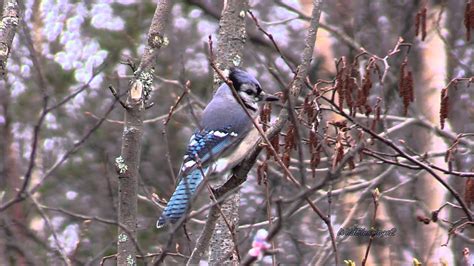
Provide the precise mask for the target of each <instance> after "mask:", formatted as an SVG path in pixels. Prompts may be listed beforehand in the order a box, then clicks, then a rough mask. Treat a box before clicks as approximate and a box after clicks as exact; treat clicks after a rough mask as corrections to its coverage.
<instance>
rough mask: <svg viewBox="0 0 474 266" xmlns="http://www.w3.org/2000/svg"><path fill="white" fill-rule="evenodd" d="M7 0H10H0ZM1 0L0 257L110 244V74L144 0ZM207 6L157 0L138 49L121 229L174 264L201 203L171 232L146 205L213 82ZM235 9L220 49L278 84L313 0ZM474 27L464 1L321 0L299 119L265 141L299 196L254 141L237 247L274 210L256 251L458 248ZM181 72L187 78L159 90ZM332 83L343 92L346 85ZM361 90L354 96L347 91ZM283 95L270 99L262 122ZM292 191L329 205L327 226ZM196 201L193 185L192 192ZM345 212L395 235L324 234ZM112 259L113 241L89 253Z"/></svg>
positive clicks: (286, 82) (457, 261)
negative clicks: (15, 14) (145, 97)
mask: <svg viewBox="0 0 474 266" xmlns="http://www.w3.org/2000/svg"><path fill="white" fill-rule="evenodd" d="M11 2H16V1H7V0H4V1H0V3H1V6H4V7H7V6H8V5H9V4H11ZM18 3H19V10H20V14H21V15H20V22H19V25H18V27H17V28H16V35H15V38H14V40H13V44H12V46H11V51H10V54H9V58H8V63H7V66H6V67H7V68H6V70H5V72H6V73H5V74H4V75H3V79H2V80H1V81H0V154H1V155H0V158H1V160H0V265H62V264H65V263H69V262H70V263H71V264H73V265H97V264H99V263H100V262H101V260H103V258H104V257H106V256H110V255H113V254H115V253H117V224H114V221H116V220H117V215H118V214H117V212H118V207H117V198H118V178H117V172H116V169H115V166H114V165H115V163H116V158H117V157H118V156H119V155H120V152H121V151H120V149H121V140H122V133H123V122H122V121H123V117H124V109H123V108H122V106H120V104H118V103H117V102H116V101H115V98H114V96H113V95H112V93H111V92H110V90H109V86H113V88H115V89H116V90H117V91H118V93H119V94H124V93H126V92H127V90H128V89H129V87H130V80H131V79H132V78H133V71H132V70H131V68H130V66H129V64H132V63H137V62H138V61H139V58H140V57H141V55H142V54H143V52H144V49H145V46H146V44H147V32H148V29H149V27H150V23H151V20H152V17H153V14H154V11H155V8H156V4H157V3H156V2H155V1H148V0H143V1H138V0H93V1H73V0H55V1H53V0H25V1H18ZM223 5H224V1H211V0H188V1H172V8H171V11H170V12H171V14H170V18H169V21H168V24H167V26H166V31H165V36H166V37H167V39H168V41H169V44H168V45H166V46H164V47H162V48H161V49H160V52H159V55H158V57H157V60H156V62H155V64H154V68H155V71H154V74H155V77H154V83H153V92H152V94H151V96H150V99H149V102H153V103H154V105H153V106H152V107H150V108H149V109H147V110H146V111H145V120H144V130H143V132H144V134H143V137H142V139H141V141H142V150H141V161H140V170H139V188H138V192H139V201H138V216H137V219H138V221H137V226H138V235H137V237H136V240H137V242H138V243H139V245H140V247H141V249H142V251H143V252H144V253H145V254H144V255H146V254H150V256H149V258H147V260H145V261H147V262H148V263H152V262H154V261H156V259H157V257H159V256H160V255H161V254H162V251H163V250H165V249H166V250H167V252H168V254H167V256H166V257H163V256H162V257H161V258H160V259H163V260H164V262H165V263H168V264H170V265H172V264H184V263H185V261H186V260H187V258H189V256H190V254H191V252H192V250H193V248H194V245H195V244H196V241H197V238H198V236H199V234H200V232H201V229H202V227H203V224H204V223H205V220H206V211H204V212H202V213H199V214H198V215H197V216H195V217H194V218H193V219H190V220H189V221H187V223H186V231H187V235H186V234H185V232H184V230H182V229H181V228H180V229H178V230H176V231H175V232H167V231H166V230H164V231H159V230H157V229H156V228H155V222H156V219H157V218H158V216H159V215H160V214H161V211H162V208H161V207H160V206H163V204H164V201H165V200H167V199H169V197H170V196H171V194H172V193H173V191H174V187H175V184H176V181H175V180H174V177H175V175H176V173H177V171H178V169H179V167H180V163H181V160H182V156H183V154H184V151H185V148H186V143H187V141H188V139H189V137H190V136H191V134H192V133H193V130H194V128H195V127H196V125H197V124H196V123H197V121H198V119H197V118H198V117H199V115H200V112H201V111H202V109H203V107H205V105H206V103H207V102H208V101H209V99H210V98H211V97H212V93H213V80H214V78H213V69H212V68H211V66H210V64H209V59H208V56H209V51H208V50H209V49H208V38H209V35H212V36H213V41H214V45H218V40H217V32H218V29H219V19H220V17H221V11H222V9H223ZM249 9H250V10H251V11H252V14H253V15H254V16H255V19H252V17H251V16H250V14H248V13H243V14H244V15H245V17H246V18H245V22H246V31H247V39H246V42H245V46H244V50H243V56H242V58H241V63H240V61H239V62H237V63H238V64H239V63H240V66H241V67H242V68H243V69H245V70H246V71H248V72H249V73H251V74H252V75H254V76H255V77H257V79H258V80H259V82H260V83H261V84H262V87H263V89H264V90H266V91H267V92H269V93H272V94H274V93H278V92H280V93H281V92H283V91H285V90H287V88H289V87H290V86H291V84H292V82H293V81H294V77H295V75H294V73H293V71H294V70H295V68H296V67H297V66H298V65H299V64H300V61H301V58H302V53H303V49H304V47H305V37H306V35H307V28H308V25H309V20H310V19H311V11H312V9H313V2H312V1H308V0H301V1H296V0H278V1H268V0H262V1H253V0H250V1H249ZM4 10H7V9H6V8H5V9H4ZM5 17H6V14H5V13H4V14H3V18H5ZM256 21H258V25H259V27H261V28H262V29H263V30H265V31H266V32H268V33H270V34H271V35H272V36H273V38H274V40H275V43H276V44H277V45H278V47H279V49H280V52H279V51H278V50H277V49H275V47H274V45H273V43H272V42H271V40H270V39H269V38H268V36H266V35H265V34H264V33H263V32H262V31H260V30H259V29H258V28H257V24H256ZM417 31H418V33H417ZM473 39H474V2H473V1H470V2H469V1H465V0H444V1H443V0H431V1H429V0H426V1H417V0H399V1H385V0H377V1H372V0H354V1H349V0H335V1H323V6H322V14H321V19H320V25H319V29H318V34H317V39H316V44H315V48H314V53H313V59H312V61H311V64H310V65H309V68H308V69H307V73H308V75H307V78H308V80H307V81H308V83H309V84H311V85H312V86H309V87H308V88H306V87H305V88H304V89H303V90H302V92H301V94H300V96H299V97H295V99H293V104H294V110H295V112H296V113H295V114H297V119H298V121H299V123H295V122H294V121H293V123H289V126H287V127H285V128H284V129H283V130H282V131H281V134H280V145H279V146H281V147H279V148H280V149H279V152H280V153H281V155H282V158H284V157H285V155H289V156H288V157H287V158H286V159H287V160H286V163H287V166H288V169H289V170H290V171H291V172H292V173H293V174H294V176H296V177H297V178H298V179H299V180H300V176H301V180H300V181H302V182H303V184H305V185H306V186H308V187H313V186H318V188H319V189H317V190H312V191H311V193H306V194H305V196H301V194H299V193H300V192H301V191H302V188H300V187H297V186H294V185H292V183H291V182H289V181H288V179H287V175H286V174H284V171H283V170H282V169H281V167H280V165H279V164H277V163H276V162H275V161H274V160H272V159H271V156H270V155H268V154H269V153H268V152H266V151H264V152H262V154H261V155H260V157H259V159H258V160H257V162H256V165H255V167H253V169H252V170H251V171H250V173H249V175H248V177H247V181H246V182H245V183H244V184H243V185H242V186H241V200H240V209H239V214H238V216H239V219H240V222H239V225H237V227H238V234H237V243H238V250H239V252H240V256H241V257H242V258H244V257H245V256H246V254H247V253H248V250H249V249H250V248H251V244H252V239H253V236H254V235H255V233H256V231H257V230H258V229H260V228H266V229H270V228H271V224H272V222H273V223H275V222H276V220H275V219H277V220H278V219H280V220H283V222H282V224H281V227H280V228H279V229H278V232H277V233H276V235H275V236H274V237H273V239H272V240H271V244H272V249H273V251H274V252H273V255H268V256H265V257H264V258H263V260H262V262H261V263H262V265H272V264H273V265H276V264H277V263H281V264H283V265H333V264H334V263H335V260H334V259H335V255H336V252H334V249H333V244H337V257H338V259H339V264H341V265H343V264H344V263H350V262H349V261H346V262H344V260H352V261H354V262H355V263H356V265H360V264H361V262H362V260H363V259H364V257H367V259H368V260H367V264H368V265H410V264H413V263H414V262H413V261H414V259H416V260H417V261H420V262H421V263H423V264H424V265H472V263H473V261H474V257H473V256H472V254H470V253H472V252H474V249H473V247H474V244H473V243H474V230H473V229H472V225H473V220H472V215H474V214H473V213H472V211H471V210H469V207H470V205H471V202H473V201H474V180H473V181H471V178H473V177H474V173H473V171H474V169H473V166H472V165H473V159H474V151H473V149H474V139H473V137H474V134H473V133H474V86H472V83H474V42H473ZM188 81H189V84H188V85H189V86H188V87H189V89H190V91H189V92H186V93H185V95H184V98H183V99H182V101H180V103H179V104H178V105H176V106H175V104H176V101H177V98H178V97H179V96H180V95H182V94H183V92H184V91H185V90H186V83H187V82H188ZM369 81H370V82H369ZM369 83H370V85H369ZM344 84H345V85H344ZM347 84H353V85H354V86H355V89H354V91H350V92H347V90H348V89H347V88H348V87H347V86H349V85H347ZM407 84H408V85H407ZM338 86H339V87H338ZM341 86H342V87H341ZM349 87H350V86H349ZM312 88H313V89H312ZM353 88H354V87H353ZM367 88H368V89H367ZM410 89H411V91H410ZM404 90H405V91H404ZM335 91H337V94H335V96H334V95H333V94H334V92H335ZM316 92H317V93H316ZM362 92H366V95H365V100H364V99H362V100H360V102H358V103H356V102H357V100H356V97H359V94H363V93H362ZM319 95H324V96H325V97H326V100H325V99H323V98H318V96H319ZM331 95H333V96H334V97H331ZM341 95H342V96H341ZM351 97H353V99H352V100H350V98H351ZM348 99H349V100H348ZM351 101H353V102H351ZM442 102H443V104H441V103H442ZM358 104H359V105H358ZM316 105H318V106H319V107H320V110H319V111H318V112H317V117H318V123H316V124H314V121H313V126H314V127H312V126H311V123H306V122H307V121H306V117H310V116H311V114H308V112H310V113H311V111H308V108H309V109H313V112H316V110H317V109H316ZM172 106H175V110H174V112H173V115H172V116H171V117H168V113H169V111H170V108H171V107H172ZM284 106H285V104H284V102H282V103H281V104H280V105H279V106H274V107H273V112H272V114H273V115H272V118H271V121H272V122H270V124H271V123H273V122H274V121H275V119H276V116H277V115H278V112H279V110H280V109H281V107H284ZM341 112H345V113H346V114H348V115H349V118H352V120H351V119H349V118H348V117H346V116H344V115H342V114H341ZM356 113H357V114H356ZM440 114H441V118H442V119H441V121H443V122H441V121H440ZM313 116H314V114H313ZM378 117H379V118H378ZM167 118H170V120H169V122H168V123H167V124H166V125H165V123H164V122H165V121H166V120H167ZM308 119H309V118H308ZM374 121H375V122H374ZM442 123H444V129H441V124H442ZM360 125H362V126H365V128H361V127H360ZM295 128H299V129H300V130H297V131H298V132H299V133H297V135H298V134H299V135H298V138H296V137H295V138H296V144H295V143H293V144H288V143H291V142H292V141H291V140H289V139H291V138H292V136H293V137H294V134H295V133H294V130H295ZM366 129H368V130H372V132H377V134H378V135H379V136H380V137H381V138H382V140H381V139H377V138H376V137H374V136H372V135H371V134H370V132H369V131H368V130H366ZM291 130H293V132H292V133H291ZM288 136H290V137H288ZM316 139H317V140H320V141H319V142H318V141H316ZM293 142H294V141H293ZM317 143H319V144H317ZM308 144H309V145H308ZM312 145H314V146H312ZM391 145H394V146H396V147H398V148H399V149H400V150H395V149H393V148H392V146H391ZM296 147H297V148H298V150H296V149H294V148H296ZM408 157H410V158H414V159H413V160H410V159H409V158H408ZM341 163H344V165H341V167H339V168H338V165H339V164H341ZM420 163H421V164H420ZM257 169H258V170H259V171H257ZM335 169H338V170H337V171H335V172H334V170H335ZM430 171H431V172H430ZM303 172H304V173H303ZM435 175H436V177H435ZM25 177H28V182H26V184H25V182H24V180H25ZM447 186H448V187H449V188H452V190H451V191H450V189H447ZM376 188H377V189H378V190H377V191H378V192H375V189H376ZM18 191H21V192H22V193H18ZM453 191H454V192H455V193H453ZM297 195H300V197H299V198H298V199H299V200H300V201H299V206H298V209H297V210H295V211H294V212H292V213H291V216H288V217H278V211H277V208H279V207H281V208H282V209H283V210H285V209H287V208H288V207H289V206H293V205H291V204H292V203H294V202H295V197H296V196H297ZM304 197H307V198H308V199H310V200H311V201H313V202H314V204H315V205H316V206H318V208H319V209H320V210H321V211H322V213H324V215H326V216H328V218H329V219H328V220H329V221H330V224H331V225H332V229H331V230H332V232H333V233H334V234H335V235H336V238H335V240H336V242H335V243H332V242H333V241H332V240H331V236H330V234H329V230H328V227H327V223H325V222H324V221H323V220H322V219H321V218H320V217H319V216H318V215H316V214H315V212H314V211H313V210H312V209H311V208H310V207H308V205H307V204H305V202H304V201H301V199H303V198H304ZM328 199H329V200H328ZM374 199H375V200H374ZM12 200H13V201H12ZM277 200H278V201H277ZM374 201H375V202H376V203H377V206H378V208H377V212H376V215H374ZM208 203H209V195H208V193H207V191H206V190H203V191H202V192H201V193H200V195H199V197H198V198H197V200H196V204H194V206H193V209H199V208H200V207H202V206H205V204H208ZM465 206H467V208H465ZM373 217H375V218H373ZM269 221H270V222H269ZM352 226H359V227H362V228H367V229H370V228H371V227H375V228H378V229H380V230H390V229H392V228H395V229H396V234H395V235H394V236H391V237H385V238H374V239H373V240H370V238H369V237H354V236H353V237H343V236H341V235H339V236H338V235H337V233H338V232H339V231H340V229H349V228H351V227H352ZM170 233H173V238H172V240H171V243H170V241H169V239H170ZM369 243H370V244H369ZM368 246H370V252H368V253H369V254H368V255H366V251H368V248H367V247H368ZM470 249H471V251H472V252H470ZM205 260H206V259H205V258H203V261H205ZM137 262H138V263H139V264H141V263H144V260H143V259H137ZM114 263H115V261H114V258H113V256H112V257H110V258H108V259H106V260H105V264H109V265H112V264H114Z"/></svg>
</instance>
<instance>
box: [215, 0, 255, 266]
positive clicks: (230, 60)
mask: <svg viewBox="0 0 474 266" xmlns="http://www.w3.org/2000/svg"><path fill="white" fill-rule="evenodd" d="M247 8H248V1H246V0H243V1H242V0H231V1H227V2H226V5H225V6H224V9H223V10H222V16H221V19H220V21H219V36H218V41H219V43H218V47H217V65H218V67H219V68H220V69H227V68H229V67H231V66H239V65H240V64H241V61H242V52H243V49H244V45H245V41H246V39H247V36H246V30H245V16H246V10H247ZM214 80H215V82H214V83H215V85H216V86H215V88H217V84H218V83H219V82H218V81H219V80H218V77H217V74H215V75H214ZM225 178H227V177H225ZM239 206H240V191H239V190H236V191H235V192H234V193H232V194H231V195H229V196H228V198H227V199H226V200H225V201H224V202H223V203H222V204H221V205H220V208H221V211H222V214H223V215H224V216H225V219H226V220H227V222H228V223H229V225H230V227H231V228H229V225H228V224H227V223H226V221H225V220H224V218H223V217H222V216H221V215H219V218H218V219H217V222H216V226H215V229H214V233H213V235H212V239H211V244H210V250H209V264H210V265H237V264H238V258H239V255H238V254H236V247H235V246H236V245H237V243H234V237H233V236H232V235H234V236H235V235H236V234H237V227H238V224H239ZM229 229H232V231H233V232H231V231H230V230H229Z"/></svg>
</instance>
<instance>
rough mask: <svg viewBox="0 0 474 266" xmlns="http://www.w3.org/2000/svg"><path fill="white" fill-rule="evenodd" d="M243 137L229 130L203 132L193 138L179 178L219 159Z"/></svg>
mask: <svg viewBox="0 0 474 266" xmlns="http://www.w3.org/2000/svg"><path fill="white" fill-rule="evenodd" d="M240 139H241V137H240V136H239V134H238V133H236V132H232V131H229V129H228V128H224V129H220V130H201V131H198V132H196V133H194V135H193V136H192V137H191V139H190V141H189V144H188V148H187V150H186V154H185V155H184V159H183V164H182V166H181V169H180V174H179V176H186V175H187V174H188V173H190V172H191V171H193V170H195V169H196V168H197V167H198V165H199V164H200V165H201V166H202V167H203V168H204V167H205V166H207V165H209V163H210V162H212V161H214V160H215V159H217V158H218V157H219V156H220V155H221V154H222V153H223V152H224V151H225V150H226V149H228V148H229V147H231V146H233V145H234V144H236V143H238V142H239V140H240Z"/></svg>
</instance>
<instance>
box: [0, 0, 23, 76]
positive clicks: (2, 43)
mask: <svg viewBox="0 0 474 266" xmlns="http://www.w3.org/2000/svg"><path fill="white" fill-rule="evenodd" d="M4 4H5V7H4V10H3V16H2V20H1V22H0V76H2V77H3V76H4V75H5V73H6V68H7V60H8V56H9V55H10V50H11V46H12V43H13V38H14V37H15V33H16V27H17V26H18V24H19V22H20V10H19V7H18V3H17V1H15V0H9V1H6V2H5V3H4Z"/></svg>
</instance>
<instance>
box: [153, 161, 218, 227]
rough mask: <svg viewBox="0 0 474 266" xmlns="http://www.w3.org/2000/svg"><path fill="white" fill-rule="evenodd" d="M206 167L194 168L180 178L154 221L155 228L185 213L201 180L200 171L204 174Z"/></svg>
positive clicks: (177, 218)
mask: <svg viewBox="0 0 474 266" xmlns="http://www.w3.org/2000/svg"><path fill="white" fill-rule="evenodd" d="M208 169H209V168H208V167H206V168H203V169H202V170H201V169H194V170H193V171H192V172H191V173H189V174H188V175H187V176H186V177H183V178H182V179H181V181H180V182H179V184H178V186H177V187H176V190H175V191H174V193H173V196H171V199H170V200H169V201H168V205H166V208H165V210H164V211H163V213H162V214H161V216H160V218H159V219H158V222H157V223H156V227H157V228H161V227H163V226H164V225H165V224H167V223H175V222H177V221H178V220H179V219H180V218H181V217H182V216H183V215H184V214H185V213H186V211H187V209H188V207H189V202H190V200H191V198H192V197H193V196H194V192H195V191H196V188H197V187H198V186H199V184H201V182H202V179H203V177H202V172H204V174H206V173H207V170H208Z"/></svg>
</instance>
